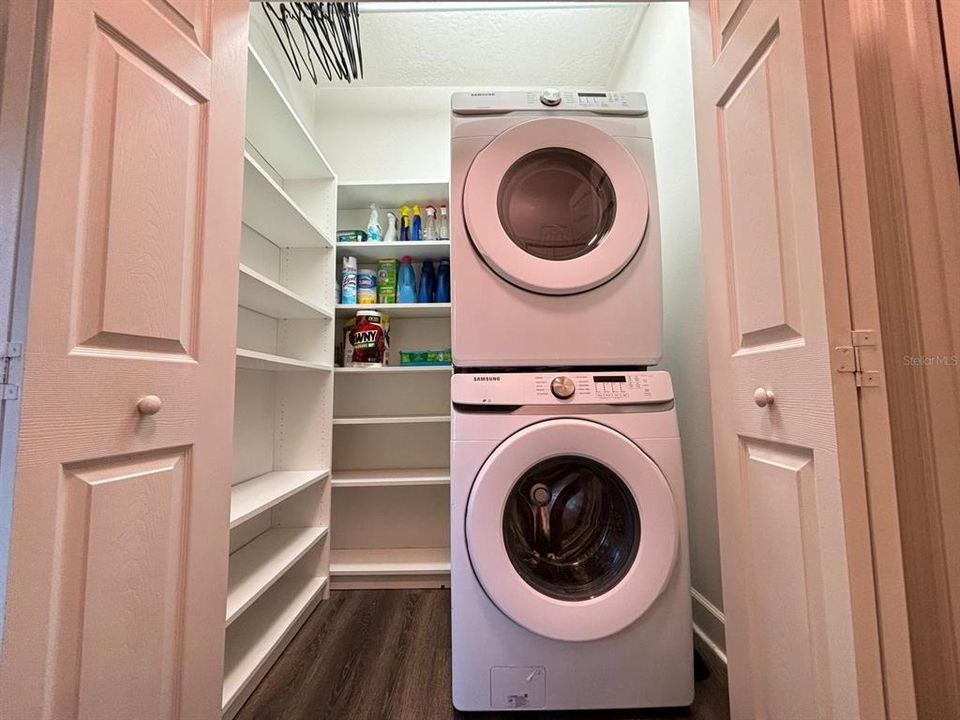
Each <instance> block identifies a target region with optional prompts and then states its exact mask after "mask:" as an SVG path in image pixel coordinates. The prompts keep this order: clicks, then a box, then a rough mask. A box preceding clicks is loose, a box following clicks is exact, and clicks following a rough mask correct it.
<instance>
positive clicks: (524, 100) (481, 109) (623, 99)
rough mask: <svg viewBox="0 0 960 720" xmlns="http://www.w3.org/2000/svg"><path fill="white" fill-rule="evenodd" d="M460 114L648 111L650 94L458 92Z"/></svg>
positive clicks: (454, 103)
mask: <svg viewBox="0 0 960 720" xmlns="http://www.w3.org/2000/svg"><path fill="white" fill-rule="evenodd" d="M450 104H451V108H452V110H453V112H454V113H455V114H457V115H486V114H494V113H504V112H511V111H514V110H542V111H550V110H558V111H564V112H571V111H577V112H594V113H603V114H605V115H634V116H640V117H644V116H646V115H647V98H646V96H645V95H644V94H643V93H636V92H581V91H577V90H558V89H557V88H542V89H540V90H496V91H489V92H457V93H453V97H452V99H451V101H450Z"/></svg>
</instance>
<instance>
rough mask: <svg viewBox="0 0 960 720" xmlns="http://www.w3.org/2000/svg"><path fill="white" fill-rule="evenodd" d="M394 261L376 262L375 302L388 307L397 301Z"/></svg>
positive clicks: (397, 263)
mask: <svg viewBox="0 0 960 720" xmlns="http://www.w3.org/2000/svg"><path fill="white" fill-rule="evenodd" d="M398 266H399V262H398V261H397V260H396V259H391V258H382V259H380V260H377V302H378V303H381V304H386V305H390V304H393V303H395V302H396V301H397V267H398Z"/></svg>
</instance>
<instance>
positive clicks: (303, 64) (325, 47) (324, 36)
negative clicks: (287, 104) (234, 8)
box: [261, 2, 363, 85]
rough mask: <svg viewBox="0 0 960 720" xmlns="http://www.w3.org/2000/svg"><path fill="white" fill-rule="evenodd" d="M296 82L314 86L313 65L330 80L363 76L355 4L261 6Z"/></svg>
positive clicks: (293, 3) (280, 3) (321, 3)
mask: <svg viewBox="0 0 960 720" xmlns="http://www.w3.org/2000/svg"><path fill="white" fill-rule="evenodd" d="M261 5H262V6H263V11H264V13H266V15H267V20H268V21H269V22H270V27H271V28H273V34H274V35H276V36H277V41H278V42H279V43H280V47H281V48H282V49H283V54H284V55H285V56H286V58H287V62H289V63H290V66H291V67H292V68H293V72H294V74H295V75H296V76H297V80H299V81H301V82H303V71H304V70H306V72H307V75H309V76H310V79H311V80H313V84H314V85H316V84H317V77H318V76H317V66H318V65H319V67H320V69H321V70H322V71H323V74H324V75H326V76H327V80H331V81H332V80H333V76H334V75H336V76H337V79H338V80H346V81H347V82H352V81H353V80H356V79H358V78H362V77H363V52H362V50H361V48H360V10H359V8H358V6H357V3H356V2H326V3H324V2H279V3H270V2H264V3H261Z"/></svg>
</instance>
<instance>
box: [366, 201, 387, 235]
mask: <svg viewBox="0 0 960 720" xmlns="http://www.w3.org/2000/svg"><path fill="white" fill-rule="evenodd" d="M382 241H383V228H381V227H380V208H378V207H377V204H376V203H370V219H369V220H368V221H367V242H382Z"/></svg>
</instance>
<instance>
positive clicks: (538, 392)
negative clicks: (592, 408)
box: [451, 370, 673, 406]
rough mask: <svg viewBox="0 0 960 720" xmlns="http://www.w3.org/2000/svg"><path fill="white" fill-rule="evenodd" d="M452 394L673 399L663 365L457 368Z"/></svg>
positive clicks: (477, 398) (525, 401) (534, 400)
mask: <svg viewBox="0 0 960 720" xmlns="http://www.w3.org/2000/svg"><path fill="white" fill-rule="evenodd" d="M451 400H452V401H453V402H454V403H455V404H458V405H511V406H515V405H591V404H592V405H646V404H653V403H665V402H670V401H671V400H673V384H672V383H671V382H670V375H669V374H667V373H665V372H663V371H659V370H658V371H652V372H636V371H625V372H624V371H613V372H601V371H597V372H584V371H576V372H567V371H557V372H551V373H476V374H473V373H457V374H455V375H454V376H453V384H452V386H451Z"/></svg>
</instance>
